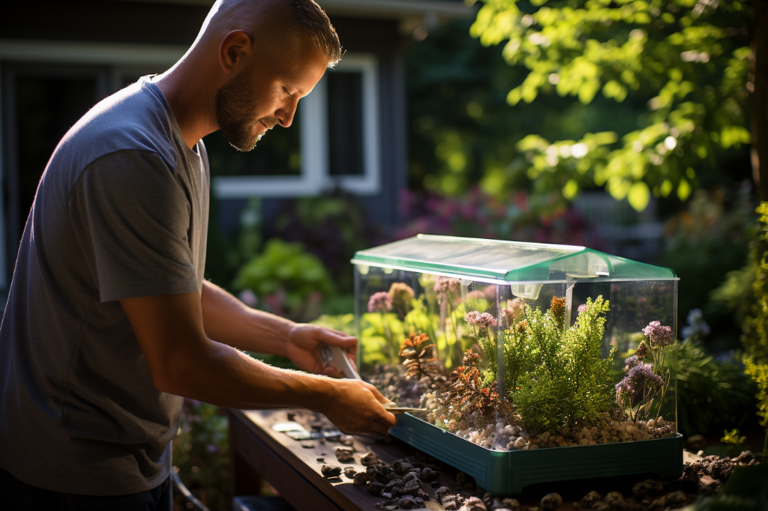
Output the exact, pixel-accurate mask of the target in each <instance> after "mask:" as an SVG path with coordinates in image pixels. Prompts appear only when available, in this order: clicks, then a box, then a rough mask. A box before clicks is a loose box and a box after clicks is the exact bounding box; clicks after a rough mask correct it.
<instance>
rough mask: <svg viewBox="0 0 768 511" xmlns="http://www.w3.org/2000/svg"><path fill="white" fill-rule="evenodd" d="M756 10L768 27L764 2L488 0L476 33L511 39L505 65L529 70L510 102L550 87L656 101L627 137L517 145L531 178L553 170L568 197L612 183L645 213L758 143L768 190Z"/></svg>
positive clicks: (756, 157) (761, 184) (486, 40)
mask: <svg viewBox="0 0 768 511" xmlns="http://www.w3.org/2000/svg"><path fill="white" fill-rule="evenodd" d="M470 1H473V0H470ZM750 14H751V17H752V21H753V23H754V26H758V25H759V23H760V22H763V23H764V25H763V26H765V22H766V20H768V12H767V9H766V7H765V5H763V3H762V1H760V0H755V1H754V2H752V3H751V4H745V3H742V2H739V1H732V2H720V1H719V0H530V1H524V0H485V2H484V5H483V6H482V7H481V8H480V10H479V11H478V13H477V18H476V20H475V22H474V24H473V25H472V27H471V29H470V33H471V34H472V35H473V36H474V37H477V38H479V39H480V41H481V42H482V43H483V44H484V45H497V44H500V43H502V42H505V46H504V49H503V56H504V58H505V60H506V62H507V63H508V64H509V65H511V66H521V67H525V68H527V70H528V74H527V76H526V77H525V79H524V80H523V81H522V83H521V84H520V85H518V86H517V87H514V88H513V89H512V90H510V91H509V93H508V95H507V102H508V103H509V104H510V105H517V104H518V103H520V102H521V101H523V102H526V103H530V102H532V101H534V100H535V99H536V98H537V96H538V95H539V93H547V92H552V91H554V92H557V94H559V95H560V96H563V97H565V96H573V97H576V98H578V100H579V101H580V102H581V103H583V104H588V103H590V102H592V101H593V99H594V98H595V96H596V95H597V94H598V93H602V95H603V96H605V97H606V98H611V99H612V100H614V101H615V102H617V103H622V102H623V101H625V99H627V98H628V97H635V98H636V97H641V98H647V99H648V101H647V113H646V114H645V115H644V116H642V117H641V119H640V126H639V127H638V129H634V130H632V131H628V132H626V133H623V134H622V135H621V136H619V134H617V133H616V132H614V131H604V132H596V133H586V134H585V135H583V137H582V138H581V139H579V140H558V141H555V142H549V141H548V140H546V139H545V138H544V137H542V136H540V135H535V134H532V135H528V136H526V137H524V138H523V139H522V140H520V141H519V142H518V144H517V148H518V149H519V150H520V151H524V152H525V153H526V159H527V161H528V163H529V167H528V169H527V174H528V176H529V177H530V178H532V179H533V180H535V181H536V180H542V179H547V180H549V181H550V182H551V180H552V179H553V178H554V180H555V182H556V183H558V185H559V186H561V190H562V193H563V195H564V196H565V197H566V198H573V197H575V196H576V194H577V193H578V192H579V190H580V188H583V187H585V186H594V185H597V186H601V187H602V186H605V188H606V190H607V191H608V192H609V193H610V194H611V195H612V196H613V197H614V198H616V199H623V198H625V197H627V199H628V200H629V202H630V204H631V205H632V206H633V207H634V208H635V209H637V210H643V209H645V207H646V205H647V204H648V202H649V200H650V195H651V193H653V194H654V195H655V196H661V197H667V196H669V195H670V194H672V193H675V194H676V195H677V196H678V197H679V198H680V199H681V200H685V199H686V198H687V197H688V196H689V195H690V193H691V191H692V187H693V186H695V184H696V183H695V182H696V176H697V169H698V168H700V167H701V166H702V165H703V164H708V165H712V166H715V165H716V164H717V161H716V157H717V155H718V153H722V150H723V149H728V148H730V147H733V146H739V145H741V144H748V143H750V142H752V164H753V169H754V178H755V183H756V184H757V185H758V188H759V190H760V194H761V195H762V196H763V197H764V198H768V191H767V189H768V177H766V174H768V169H766V168H762V169H761V167H760V165H759V163H760V160H761V156H763V160H764V161H768V154H766V152H767V151H768V133H767V132H768V129H766V128H767V127H768V102H767V101H766V89H767V87H766V84H765V80H766V77H765V68H766V67H768V66H767V65H766V63H765V54H764V52H765V47H766V45H767V44H768V36H766V34H764V33H760V31H757V30H754V29H753V30H752V32H751V33H750V30H749V27H750ZM763 32H765V30H763ZM750 35H751V36H752V37H751V43H752V47H750ZM750 105H751V106H752V111H751V112H749V113H750V115H751V119H749V121H751V126H752V133H751V134H750V131H749V130H748V129H747V127H746V126H747V125H748V115H747V114H748V111H749V109H750ZM766 166H768V165H766ZM764 167H765V166H764ZM761 175H762V176H763V179H760V176H761Z"/></svg>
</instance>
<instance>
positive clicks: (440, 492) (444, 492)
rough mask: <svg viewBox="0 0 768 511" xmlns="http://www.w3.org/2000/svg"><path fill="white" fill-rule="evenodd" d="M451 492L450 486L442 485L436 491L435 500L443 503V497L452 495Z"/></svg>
mask: <svg viewBox="0 0 768 511" xmlns="http://www.w3.org/2000/svg"><path fill="white" fill-rule="evenodd" d="M450 494H451V489H450V488H448V487H447V486H441V487H440V488H438V489H437V491H436V492H435V500H437V501H438V502H440V503H441V504H442V501H443V499H444V498H445V497H447V496H448V495H450Z"/></svg>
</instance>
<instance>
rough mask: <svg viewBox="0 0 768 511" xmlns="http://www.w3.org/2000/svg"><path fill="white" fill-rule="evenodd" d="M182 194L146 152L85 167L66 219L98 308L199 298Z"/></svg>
mask: <svg viewBox="0 0 768 511" xmlns="http://www.w3.org/2000/svg"><path fill="white" fill-rule="evenodd" d="M190 211H191V205H190V202H189V196H188V192H187V191H186V190H185V189H184V187H183V185H182V184H181V182H180V181H179V180H178V179H177V178H176V176H175V175H174V171H173V169H172V168H171V167H170V166H169V165H168V164H167V163H166V162H165V161H164V160H163V159H162V158H161V157H160V156H159V155H157V154H155V153H153V152H150V151H118V152H115V153H110V154H108V155H105V156H102V157H101V158H99V159H97V160H96V161H94V162H92V163H91V164H89V165H88V166H87V167H86V168H85V170H84V171H83V172H82V173H81V175H80V178H79V179H78V181H77V182H76V183H75V185H74V186H73V188H72V190H71V192H70V197H69V215H70V219H71V221H72V223H73V226H74V229H75V232H76V233H77V234H76V236H77V237H78V238H79V239H78V241H79V244H80V246H81V247H82V249H83V252H84V256H85V258H86V260H87V261H88V265H89V267H90V270H91V274H92V275H93V277H94V279H95V280H96V285H97V287H98V292H99V299H100V301H101V302H109V301H113V300H121V299H123V298H134V297H138V296H151V295H164V294H177V293H190V292H193V291H198V283H197V277H196V273H195V265H194V263H193V258H192V252H191V249H190V245H189V229H190Z"/></svg>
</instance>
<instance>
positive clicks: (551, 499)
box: [539, 493, 563, 511]
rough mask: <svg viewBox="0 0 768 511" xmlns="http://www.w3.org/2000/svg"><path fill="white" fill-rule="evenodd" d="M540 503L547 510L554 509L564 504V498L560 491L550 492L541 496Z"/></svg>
mask: <svg viewBox="0 0 768 511" xmlns="http://www.w3.org/2000/svg"><path fill="white" fill-rule="evenodd" d="M539 505H540V506H541V509H543V510H545V511H552V510H553V509H557V508H559V507H560V506H562V505H563V498H562V497H561V496H560V494H558V493H548V494H547V495H544V496H543V497H542V498H541V502H539Z"/></svg>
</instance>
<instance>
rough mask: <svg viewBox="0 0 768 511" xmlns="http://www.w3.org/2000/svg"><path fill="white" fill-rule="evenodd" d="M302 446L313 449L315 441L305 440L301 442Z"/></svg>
mask: <svg viewBox="0 0 768 511" xmlns="http://www.w3.org/2000/svg"><path fill="white" fill-rule="evenodd" d="M301 446H302V447H303V448H305V449H312V448H313V447H314V446H315V442H312V441H304V442H301Z"/></svg>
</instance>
